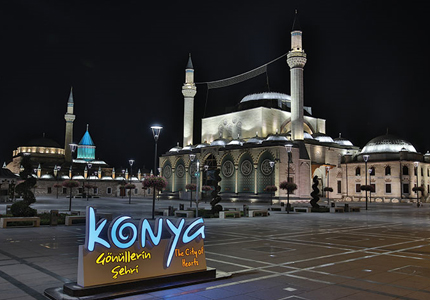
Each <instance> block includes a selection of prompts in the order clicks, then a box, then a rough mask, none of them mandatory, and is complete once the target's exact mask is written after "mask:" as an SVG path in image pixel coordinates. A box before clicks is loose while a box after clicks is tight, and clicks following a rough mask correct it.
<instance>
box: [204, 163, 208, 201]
mask: <svg viewBox="0 0 430 300" xmlns="http://www.w3.org/2000/svg"><path fill="white" fill-rule="evenodd" d="M203 168H204V169H205V185H208V170H209V166H208V165H204V167H203ZM206 199H207V197H206V190H205V203H206Z"/></svg>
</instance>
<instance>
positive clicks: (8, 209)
mask: <svg viewBox="0 0 430 300" xmlns="http://www.w3.org/2000/svg"><path fill="white" fill-rule="evenodd" d="M11 207H12V205H6V214H7V215H11V214H12V212H11V210H10V208H11Z"/></svg>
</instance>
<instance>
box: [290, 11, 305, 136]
mask: <svg viewBox="0 0 430 300" xmlns="http://www.w3.org/2000/svg"><path fill="white" fill-rule="evenodd" d="M287 63H288V66H289V67H290V77H291V79H290V81H291V84H290V88H291V138H292V139H293V140H303V136H304V134H303V130H304V129H303V123H304V119H303V99H304V95H303V68H304V66H305V64H306V53H305V51H304V50H303V48H302V30H301V29H300V25H299V18H298V16H297V10H296V15H295V17H294V22H293V29H292V31H291V50H290V52H288V55H287Z"/></svg>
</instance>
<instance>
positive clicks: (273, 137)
mask: <svg viewBox="0 0 430 300" xmlns="http://www.w3.org/2000/svg"><path fill="white" fill-rule="evenodd" d="M266 141H282V142H286V141H288V139H287V138H286V136H284V135H280V134H277V133H276V134H273V135H269V136H268V137H267V138H266Z"/></svg>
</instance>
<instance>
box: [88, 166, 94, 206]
mask: <svg viewBox="0 0 430 300" xmlns="http://www.w3.org/2000/svg"><path fill="white" fill-rule="evenodd" d="M87 166H88V174H87V201H88V198H89V194H90V182H89V179H90V176H91V167H92V166H93V164H92V163H87Z"/></svg>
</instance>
